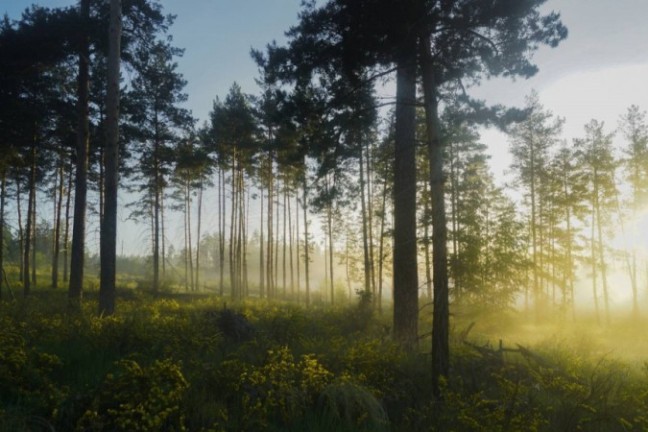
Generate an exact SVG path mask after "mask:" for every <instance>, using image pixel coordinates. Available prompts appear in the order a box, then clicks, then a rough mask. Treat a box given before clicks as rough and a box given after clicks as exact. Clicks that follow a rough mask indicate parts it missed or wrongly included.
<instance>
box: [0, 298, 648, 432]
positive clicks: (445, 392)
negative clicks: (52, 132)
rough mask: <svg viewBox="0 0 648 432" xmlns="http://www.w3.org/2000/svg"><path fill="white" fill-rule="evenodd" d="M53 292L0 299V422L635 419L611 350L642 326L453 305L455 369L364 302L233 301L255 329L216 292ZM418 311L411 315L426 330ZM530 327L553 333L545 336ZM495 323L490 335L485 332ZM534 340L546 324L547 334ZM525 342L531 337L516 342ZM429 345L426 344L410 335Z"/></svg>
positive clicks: (634, 385) (365, 426) (634, 378)
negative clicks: (76, 302)
mask: <svg viewBox="0 0 648 432" xmlns="http://www.w3.org/2000/svg"><path fill="white" fill-rule="evenodd" d="M66 302H67V299H66V297H65V295H64V293H60V294H47V295H45V293H44V294H43V298H42V299H41V298H38V297H34V298H31V299H29V301H27V302H14V303H0V316H1V317H2V318H0V326H1V328H2V330H1V331H0V403H1V405H0V406H1V407H2V408H1V410H2V412H1V414H0V430H12V431H13V430H43V429H51V428H54V429H55V430H90V431H93V430H94V431H101V430H106V431H108V430H129V431H131V430H146V431H157V430H165V431H166V430H176V431H181V430H190V431H204V432H207V431H224V430H241V431H246V430H247V431H257V430H269V431H278V430H282V431H284V430H286V431H302V430H309V431H349V432H351V431H363V430H364V431H381V430H394V431H400V430H411V431H430V430H432V431H448V430H454V431H534V430H536V431H578V430H582V431H617V430H618V431H627V430H634V431H641V430H646V429H647V428H648V416H646V415H645V413H646V412H648V393H647V392H646V388H648V366H644V365H643V363H642V362H641V361H640V360H641V359H642V358H643V357H641V355H640V354H639V353H633V357H632V358H633V359H635V360H639V361H637V362H635V364H628V363H622V362H620V361H618V360H614V359H613V358H612V357H611V356H610V355H609V354H607V355H606V353H609V346H610V345H609V343H610V342H609V341H612V342H611V343H612V344H613V345H612V346H616V347H621V348H623V349H625V348H627V347H629V346H630V345H631V344H634V345H636V344H637V341H638V340H640V338H641V337H642V335H643V327H641V326H637V327H636V328H635V327H633V326H631V325H629V324H624V325H623V326H621V327H619V331H624V332H625V333H623V334H625V335H627V336H626V338H622V337H621V336H620V334H621V333H615V332H613V331H612V330H610V329H603V328H600V327H599V328H593V327H591V326H586V325H583V326H582V327H580V326H577V327H573V328H571V329H566V328H565V327H566V326H565V325H564V323H555V324H553V325H552V324H549V323H547V324H544V325H543V326H533V325H530V324H528V323H526V324H524V323H521V322H520V321H519V319H520V318H519V316H516V315H515V314H514V313H513V312H509V313H506V314H503V313H502V312H501V311H500V312H499V313H497V314H492V315H488V314H487V313H483V312H481V313H479V312H477V311H476V309H475V310H472V309H468V310H464V309H457V310H456V312H457V313H456V315H455V318H454V319H455V326H456V327H457V328H464V327H465V325H464V321H465V320H469V321H470V322H472V321H476V322H477V323H478V324H477V325H476V327H475V330H473V333H471V335H472V337H474V339H468V337H467V334H466V333H467V332H464V333H463V334H461V335H458V336H457V337H455V338H453V340H454V344H453V346H452V353H453V356H452V358H451V359H452V364H451V374H450V376H449V377H448V379H447V380H446V381H444V382H443V386H442V396H443V397H442V399H441V400H435V399H434V398H433V396H432V393H431V382H432V379H431V372H430V367H429V357H428V356H427V354H425V353H418V354H410V353H406V352H404V351H403V350H402V349H400V347H399V346H398V345H396V344H394V343H393V342H392V341H391V340H390V338H389V337H388V331H387V330H386V326H385V321H386V320H387V319H388V318H381V317H380V316H377V315H374V314H371V313H368V314H367V316H366V317H363V318H362V320H361V321H362V323H361V324H359V320H360V318H359V317H358V315H359V311H360V310H362V309H363V306H362V305H361V303H360V305H358V304H356V305H349V306H346V307H336V308H324V307H321V308H319V307H311V308H309V309H304V308H302V307H300V306H296V305H294V304H292V305H291V304H288V303H280V302H269V301H252V300H249V301H246V302H244V303H240V304H232V305H229V308H230V311H231V313H232V314H235V315H236V316H240V317H243V318H244V319H245V322H246V323H248V324H249V325H250V326H251V327H253V328H254V332H252V333H251V334H250V335H249V337H248V338H245V339H237V338H227V337H225V336H224V335H222V334H221V329H220V328H219V326H218V318H219V316H220V314H219V312H220V311H222V310H223V307H222V301H221V300H220V299H215V298H208V297H205V298H202V299H193V300H192V301H191V302H185V301H184V300H183V299H182V297H176V298H174V299H170V298H166V299H165V298H157V299H154V298H151V297H148V296H146V295H143V294H140V295H135V296H131V298H128V299H126V298H125V299H122V300H121V301H120V308H119V311H118V313H117V314H116V315H114V316H112V317H108V318H101V317H98V316H96V315H95V314H94V311H95V310H96V307H95V304H94V302H93V301H88V300H86V301H84V302H83V304H82V308H81V311H80V313H78V314H74V315H68V314H62V313H60V311H64V310H65V305H66ZM428 325H429V324H423V323H422V325H421V327H422V328H424V327H426V326H428ZM542 334H544V335H547V334H551V335H552V336H551V337H550V338H549V339H543V336H541V335H542ZM494 335H498V336H497V337H500V338H503V343H502V346H495V347H493V346H492V345H491V344H489V343H487V341H488V340H489V338H491V337H493V336H494ZM545 337H546V336H545ZM515 341H525V344H528V345H527V346H528V348H525V347H522V346H517V345H515V343H514V342H515ZM421 346H422V347H425V344H424V343H422V344H421Z"/></svg>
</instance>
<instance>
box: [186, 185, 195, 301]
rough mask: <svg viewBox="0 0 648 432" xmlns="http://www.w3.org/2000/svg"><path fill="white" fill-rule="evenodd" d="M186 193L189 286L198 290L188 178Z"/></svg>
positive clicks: (193, 289)
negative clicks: (195, 275)
mask: <svg viewBox="0 0 648 432" xmlns="http://www.w3.org/2000/svg"><path fill="white" fill-rule="evenodd" d="M185 193H186V195H185V197H186V199H187V257H188V259H189V286H190V287H191V291H196V283H195V280H194V266H193V244H192V241H191V184H190V183H189V180H187V183H186V185H185Z"/></svg>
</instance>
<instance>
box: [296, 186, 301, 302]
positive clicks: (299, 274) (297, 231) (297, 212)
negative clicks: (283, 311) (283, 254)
mask: <svg viewBox="0 0 648 432" xmlns="http://www.w3.org/2000/svg"><path fill="white" fill-rule="evenodd" d="M298 195H299V193H298V189H297V188H296V189H295V245H296V247H295V252H296V253H297V257H296V258H297V301H299V295H300V293H301V266H300V265H299V256H300V255H299V197H298Z"/></svg>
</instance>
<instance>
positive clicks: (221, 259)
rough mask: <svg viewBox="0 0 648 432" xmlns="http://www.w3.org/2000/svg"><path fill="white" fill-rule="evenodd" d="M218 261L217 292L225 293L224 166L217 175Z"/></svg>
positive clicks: (221, 294)
mask: <svg viewBox="0 0 648 432" xmlns="http://www.w3.org/2000/svg"><path fill="white" fill-rule="evenodd" d="M218 185H219V191H218V230H219V231H220V233H219V236H218V263H219V268H218V270H219V282H218V283H219V293H220V296H221V297H222V296H223V295H224V294H225V288H224V282H225V211H226V208H225V168H221V169H220V172H219V177H218Z"/></svg>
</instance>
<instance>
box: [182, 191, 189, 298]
mask: <svg viewBox="0 0 648 432" xmlns="http://www.w3.org/2000/svg"><path fill="white" fill-rule="evenodd" d="M183 189H186V185H183ZM184 192H185V196H184V197H183V199H182V201H183V206H184V212H183V216H184V256H183V258H184V268H185V271H184V284H185V292H189V233H188V229H189V213H188V211H189V209H188V207H187V196H186V190H185V191H184Z"/></svg>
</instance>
